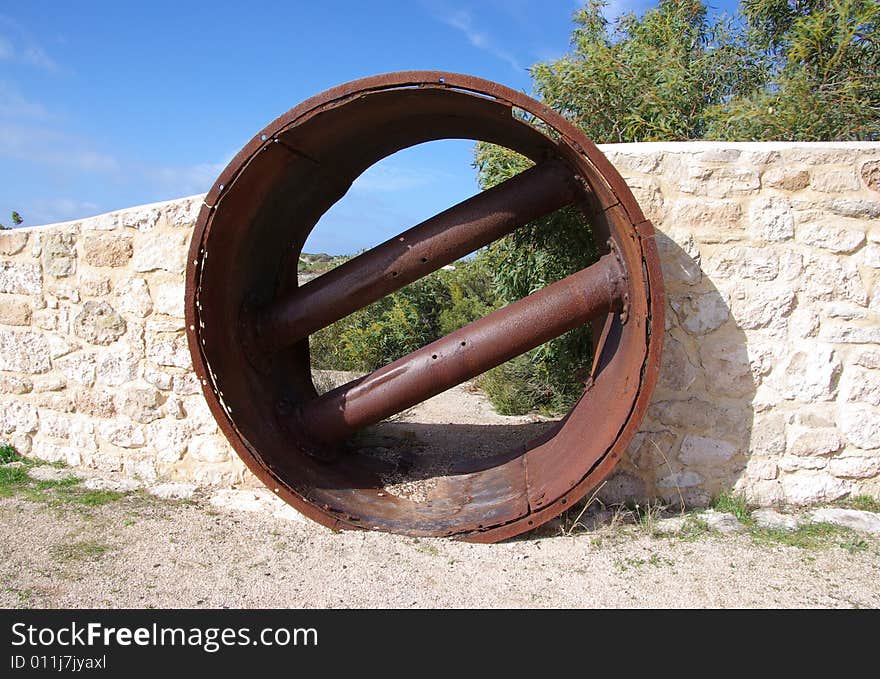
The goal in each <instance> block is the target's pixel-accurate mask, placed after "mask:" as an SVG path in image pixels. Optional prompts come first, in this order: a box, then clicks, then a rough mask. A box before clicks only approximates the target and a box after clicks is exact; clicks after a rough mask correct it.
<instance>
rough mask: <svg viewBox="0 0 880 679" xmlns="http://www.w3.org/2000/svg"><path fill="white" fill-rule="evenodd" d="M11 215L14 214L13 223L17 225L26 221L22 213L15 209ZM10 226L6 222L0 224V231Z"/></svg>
mask: <svg viewBox="0 0 880 679" xmlns="http://www.w3.org/2000/svg"><path fill="white" fill-rule="evenodd" d="M11 216H12V223H13V224H14V225H15V226H18V225H19V224H21V223H22V222H23V221H24V219H22V217H21V215H20V214H18V213H17V212H16V211H15V210H13V211H12V215H11ZM8 228H10V227H8V226H6V225H5V224H0V231H5V230H6V229H8Z"/></svg>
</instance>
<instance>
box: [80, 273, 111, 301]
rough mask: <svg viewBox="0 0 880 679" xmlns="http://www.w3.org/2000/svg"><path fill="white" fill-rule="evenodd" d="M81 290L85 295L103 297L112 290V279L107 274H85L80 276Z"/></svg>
mask: <svg viewBox="0 0 880 679" xmlns="http://www.w3.org/2000/svg"><path fill="white" fill-rule="evenodd" d="M79 290H80V292H81V293H82V294H83V296H84V297H102V296H104V295H106V294H108V293H109V292H110V279H109V278H107V277H106V276H100V275H88V274H83V275H81V276H80V278H79Z"/></svg>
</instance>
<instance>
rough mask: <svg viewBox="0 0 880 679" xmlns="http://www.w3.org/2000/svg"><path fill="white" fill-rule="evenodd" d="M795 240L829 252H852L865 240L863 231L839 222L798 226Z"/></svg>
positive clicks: (811, 223)
mask: <svg viewBox="0 0 880 679" xmlns="http://www.w3.org/2000/svg"><path fill="white" fill-rule="evenodd" d="M797 240H798V241H799V242H801V243H804V244H805V245H812V246H814V247H817V248H823V249H825V250H830V251H831V252H839V253H842V252H853V251H855V250H856V249H858V248H859V246H861V245H862V244H863V243H864V242H865V233H864V231H859V230H857V229H852V228H847V227H845V226H841V225H840V224H834V223H830V222H810V223H807V224H802V225H800V226H798V229H797Z"/></svg>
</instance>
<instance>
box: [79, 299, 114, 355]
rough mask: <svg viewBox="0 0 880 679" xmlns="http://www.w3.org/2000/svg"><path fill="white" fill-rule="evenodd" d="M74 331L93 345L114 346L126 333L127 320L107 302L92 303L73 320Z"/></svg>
mask: <svg viewBox="0 0 880 679" xmlns="http://www.w3.org/2000/svg"><path fill="white" fill-rule="evenodd" d="M73 331H74V334H76V336H77V337H81V338H82V339H84V340H86V341H87V342H89V343H91V344H98V345H107V344H112V343H113V342H115V341H116V340H118V339H119V338H120V337H122V335H123V334H124V333H125V319H124V318H122V316H120V315H119V314H118V313H116V310H115V309H114V308H113V307H111V306H110V305H109V304H107V302H92V301H90V302H86V303H85V304H83V307H82V311H80V313H79V314H77V316H76V317H75V318H74V319H73Z"/></svg>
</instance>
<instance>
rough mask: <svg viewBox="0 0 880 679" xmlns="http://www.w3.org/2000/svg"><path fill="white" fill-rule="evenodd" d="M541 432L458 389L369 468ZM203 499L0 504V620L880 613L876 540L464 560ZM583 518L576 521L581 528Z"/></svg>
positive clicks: (635, 529) (564, 540) (553, 546)
mask: <svg viewBox="0 0 880 679" xmlns="http://www.w3.org/2000/svg"><path fill="white" fill-rule="evenodd" d="M337 377H339V376H337ZM438 425H440V426H438ZM544 426H547V424H546V421H544V420H542V418H537V417H521V418H505V417H502V416H500V415H497V414H496V413H495V412H494V411H493V410H492V409H491V406H489V404H488V403H487V402H486V400H485V398H484V397H482V396H481V395H480V394H475V393H474V392H473V390H472V389H469V387H468V386H466V385H465V386H461V387H456V388H455V389H452V390H450V391H449V392H446V393H445V394H442V395H440V396H438V397H436V398H435V399H431V400H429V401H427V402H425V403H424V404H421V405H420V406H419V407H418V408H417V409H414V410H411V411H408V412H407V413H404V414H403V415H401V416H398V417H397V418H395V420H394V421H392V422H389V423H385V424H383V425H380V426H379V427H376V428H375V429H374V430H373V431H372V432H371V433H370V434H369V436H371V437H373V438H374V444H375V447H376V448H377V449H382V448H386V450H385V451H384V452H383V451H382V450H377V454H385V455H389V456H393V455H397V454H399V453H397V452H395V451H396V449H397V448H402V449H406V450H407V451H408V452H407V454H408V455H410V456H411V457H413V458H414V459H415V461H416V463H420V464H425V465H428V464H433V465H438V468H442V466H443V465H444V464H446V462H444V460H446V461H448V460H449V459H450V457H449V456H451V455H453V454H461V453H460V451H462V450H467V451H471V452H469V453H468V454H473V455H476V456H480V455H484V454H486V453H487V451H491V450H497V449H498V446H500V445H506V444H508V443H512V442H515V441H517V440H522V439H521V436H522V435H523V434H524V433H526V434H530V433H536V432H537V430H539V429H540V428H542V427H544ZM389 441H391V443H390V444H389V445H382V444H383V442H384V443H387V442H389ZM401 442H403V443H404V444H407V445H400V444H401ZM419 460H421V462H419ZM408 463H409V464H412V463H413V459H411V460H409V462H408ZM392 481H393V479H389V483H391V482H392ZM416 491H418V488H416V489H415V490H414V491H413V492H416ZM209 500H210V497H209V495H208V494H197V495H195V496H194V497H193V498H192V499H191V500H185V501H179V500H178V501H174V500H160V499H157V498H155V497H153V496H151V495H148V494H147V493H145V492H143V491H139V492H133V493H128V494H126V495H124V496H123V497H121V498H120V499H117V500H115V501H113V502H110V503H108V504H104V505H100V506H93V507H84V506H79V505H75V504H72V503H69V502H68V503H64V502H61V503H56V504H51V503H50V504H46V503H44V502H34V501H28V500H26V499H24V497H23V496H22V495H16V496H13V497H10V498H4V499H0V606H2V607H223V606H227V607H322V608H324V607H402V608H407V607H442V608H448V607H479V608H483V607H492V608H494V607H878V606H880V585H878V583H880V536H876V535H873V536H872V535H868V534H864V535H857V536H849V537H848V538H847V539H844V538H842V537H835V538H833V539H830V540H828V541H827V544H825V545H824V546H822V547H819V548H802V547H792V546H786V545H781V544H778V543H773V542H759V541H756V540H755V539H754V538H753V537H752V536H750V535H748V534H720V533H715V532H704V533H697V534H696V535H691V536H690V537H687V536H683V535H672V536H667V537H660V536H655V535H654V532H652V531H650V530H647V529H646V528H645V527H644V526H640V525H632V526H620V525H617V526H609V525H601V522H600V526H599V527H598V528H595V527H594V528H592V529H590V530H587V529H585V528H578V529H577V530H573V531H571V530H566V527H567V526H570V524H571V523H572V522H573V521H572V519H573V517H572V516H569V517H568V518H567V521H566V520H563V521H556V522H554V523H552V524H549V525H548V526H546V527H544V528H542V529H540V531H538V532H535V533H532V534H530V535H527V536H522V537H520V538H519V539H517V540H513V541H510V542H507V543H503V544H498V545H470V544H465V543H461V542H454V541H449V540H429V539H416V538H408V537H400V536H394V535H386V534H380V533H356V532H351V533H341V534H334V533H331V532H330V531H328V530H326V529H324V528H322V527H320V526H318V525H316V524H313V523H311V522H307V521H305V520H303V519H300V520H289V519H285V518H282V517H279V516H273V515H272V514H271V513H270V512H268V511H257V512H243V511H234V510H231V509H223V508H218V507H217V506H215V505H214V504H211V503H210V501H209ZM592 518H598V517H592V516H591V515H590V514H587V515H586V516H585V517H584V519H583V521H582V522H583V523H585V524H587V525H591V526H592ZM587 519H591V520H587ZM606 524H607V517H606ZM854 541H855V542H854Z"/></svg>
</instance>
